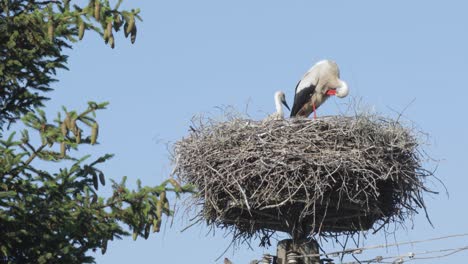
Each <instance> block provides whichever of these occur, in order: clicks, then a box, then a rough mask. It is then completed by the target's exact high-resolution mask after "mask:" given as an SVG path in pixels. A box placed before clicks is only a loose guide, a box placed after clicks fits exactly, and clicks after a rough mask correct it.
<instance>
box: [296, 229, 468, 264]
mask: <svg viewBox="0 0 468 264" xmlns="http://www.w3.org/2000/svg"><path fill="white" fill-rule="evenodd" d="M464 236H468V233H464V234H455V235H448V236H443V237H435V238H430V239H425V240H415V241H407V242H402V243H394V244H381V245H375V246H369V247H359V248H350V249H344V250H342V251H335V252H329V253H321V254H306V255H300V256H297V257H298V258H304V257H321V256H328V255H332V256H334V255H340V254H360V253H362V252H363V251H364V250H369V249H378V248H389V247H395V246H401V245H408V244H418V243H423V242H429V241H436V240H442V239H447V238H454V237H464ZM356 263H357V262H356Z"/></svg>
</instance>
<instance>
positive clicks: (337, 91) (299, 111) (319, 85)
mask: <svg viewBox="0 0 468 264" xmlns="http://www.w3.org/2000/svg"><path fill="white" fill-rule="evenodd" d="M348 93H349V89H348V85H347V84H346V82H344V81H342V80H340V69H339V68H338V65H337V64H336V62H334V61H331V60H323V61H319V62H317V63H316V64H315V65H314V66H312V68H310V69H309V70H308V71H307V72H306V74H305V75H304V77H303V78H302V79H301V80H300V81H299V82H298V83H297V86H296V93H295V96H294V105H293V108H292V111H291V117H294V116H304V117H307V116H309V115H310V114H311V113H312V112H314V118H315V117H316V115H315V110H316V109H317V108H318V107H319V106H320V105H322V103H323V102H325V100H327V99H328V97H330V96H332V95H336V96H337V97H339V98H343V97H346V96H347V95H348Z"/></svg>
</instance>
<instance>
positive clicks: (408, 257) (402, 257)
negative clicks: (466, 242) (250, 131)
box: [341, 246, 468, 264]
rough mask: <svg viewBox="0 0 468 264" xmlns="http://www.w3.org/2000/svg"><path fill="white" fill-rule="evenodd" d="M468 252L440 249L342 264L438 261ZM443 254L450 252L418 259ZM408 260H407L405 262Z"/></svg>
mask: <svg viewBox="0 0 468 264" xmlns="http://www.w3.org/2000/svg"><path fill="white" fill-rule="evenodd" d="M464 250H468V246H464V247H460V248H449V249H439V250H431V251H422V252H418V253H414V252H408V253H407V254H404V255H396V256H387V257H382V256H377V257H375V258H373V259H368V260H360V261H351V262H343V263H341V264H360V263H403V262H405V261H414V260H423V259H436V258H443V257H447V256H450V255H453V254H456V253H458V252H461V251H464ZM442 252H449V253H446V254H441V255H435V256H429V257H418V256H419V255H429V254H433V253H442ZM388 259H393V261H391V262H388V261H384V260H388ZM405 259H406V260H405Z"/></svg>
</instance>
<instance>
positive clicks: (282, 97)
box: [275, 91, 291, 110]
mask: <svg viewBox="0 0 468 264" xmlns="http://www.w3.org/2000/svg"><path fill="white" fill-rule="evenodd" d="M275 102H281V103H282V104H283V105H284V106H286V108H287V109H288V110H291V109H290V108H289V106H288V103H287V102H286V95H285V94H284V93H283V92H282V91H277V92H276V93H275Z"/></svg>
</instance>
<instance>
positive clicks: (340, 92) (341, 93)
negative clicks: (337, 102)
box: [336, 80, 349, 98]
mask: <svg viewBox="0 0 468 264" xmlns="http://www.w3.org/2000/svg"><path fill="white" fill-rule="evenodd" d="M340 83H341V85H340V87H338V88H336V96H337V97H339V98H344V97H346V96H348V94H349V88H348V84H346V82H344V81H342V80H340Z"/></svg>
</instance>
